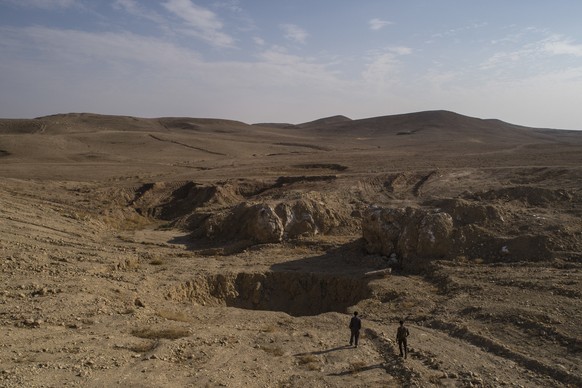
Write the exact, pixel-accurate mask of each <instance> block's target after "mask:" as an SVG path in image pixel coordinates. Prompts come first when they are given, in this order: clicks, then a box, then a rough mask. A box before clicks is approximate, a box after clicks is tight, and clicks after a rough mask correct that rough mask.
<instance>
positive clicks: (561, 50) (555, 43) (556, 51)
mask: <svg viewBox="0 0 582 388" xmlns="http://www.w3.org/2000/svg"><path fill="white" fill-rule="evenodd" d="M543 48H544V50H545V52H547V53H548V54H551V55H573V56H575V57H582V44H574V43H572V42H571V41H570V40H566V39H560V40H558V39H556V38H552V39H551V40H550V41H548V42H545V43H544V45H543Z"/></svg>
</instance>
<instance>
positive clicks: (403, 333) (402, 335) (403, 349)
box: [396, 321, 410, 358]
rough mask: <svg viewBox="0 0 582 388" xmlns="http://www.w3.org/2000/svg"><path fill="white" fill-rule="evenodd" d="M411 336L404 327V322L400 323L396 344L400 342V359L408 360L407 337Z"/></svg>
mask: <svg viewBox="0 0 582 388" xmlns="http://www.w3.org/2000/svg"><path fill="white" fill-rule="evenodd" d="M409 334H410V333H409V332H408V329H407V328H406V327H405V326H404V321H400V326H399V327H398V330H397V331H396V342H398V349H400V357H404V358H406V356H407V355H408V347H407V344H406V337H408V335H409Z"/></svg>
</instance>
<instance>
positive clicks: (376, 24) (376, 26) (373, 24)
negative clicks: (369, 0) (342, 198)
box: [368, 18, 392, 31]
mask: <svg viewBox="0 0 582 388" xmlns="http://www.w3.org/2000/svg"><path fill="white" fill-rule="evenodd" d="M391 24H392V22H389V21H387V20H380V19H377V18H374V19H372V20H370V21H369V22H368V25H369V26H370V29H372V30H374V31H378V30H381V29H382V28H384V27H386V26H389V25H391Z"/></svg>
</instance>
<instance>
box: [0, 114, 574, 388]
mask: <svg viewBox="0 0 582 388" xmlns="http://www.w3.org/2000/svg"><path fill="white" fill-rule="evenodd" d="M0 177H1V181H0V203H1V207H0V209H1V210H0V236H1V240H0V278H1V280H2V281H1V282H0V327H1V328H2V329H1V332H2V335H1V336H0V386H1V387H62V386H75V387H113V386H119V387H204V386H208V387H217V386H225V387H240V386H248V387H344V386H354V387H357V386H361V387H376V386H377V387H390V386H394V387H400V386H420V387H431V386H450V387H469V386H477V387H499V386H509V387H517V386H521V387H563V386H567V387H576V386H582V362H581V361H582V326H581V325H580V317H581V315H582V302H581V301H580V298H581V296H582V221H581V216H582V132H576V131H558V130H542V129H532V128H523V127H519V126H515V125H510V124H507V123H503V122H500V121H497V120H479V119H473V118H469V117H465V116H461V115H457V114H454V113H452V112H444V111H435V112H421V113H416V114H407V115H398V116H387V117H379V118H372V119H366V120H357V121H352V120H349V119H347V118H345V117H341V116H338V117H332V118H328V119H323V120H318V121H315V122H312V123H306V124H302V125H295V126H293V125H286V124H275V123H274V124H261V125H247V124H244V123H240V122H235V121H228V120H210V119H191V118H163V119H141V118H133V117H113V116H99V115H93V114H67V115H54V116H49V117H43V118H39V119H31V120H9V119H3V120H0ZM433 232H434V233H433ZM387 236H388V237H387ZM390 236H391V237H390ZM427 236H428V237H427ZM388 269H390V270H391V273H389V274H384V275H381V276H373V275H370V274H369V272H371V271H377V270H388ZM355 310H357V311H358V312H359V313H360V315H361V316H362V320H363V330H362V336H361V339H360V346H359V347H358V348H352V347H349V346H347V345H348V340H349V330H348V328H347V325H348V321H349V318H350V314H351V313H352V312H353V311H355ZM399 319H405V320H406V322H407V326H408V328H409V330H410V333H411V335H410V337H409V347H410V354H409V357H408V358H407V359H406V360H404V359H402V358H400V357H398V350H397V349H396V347H397V346H396V344H395V334H396V328H397V325H398V320H399Z"/></svg>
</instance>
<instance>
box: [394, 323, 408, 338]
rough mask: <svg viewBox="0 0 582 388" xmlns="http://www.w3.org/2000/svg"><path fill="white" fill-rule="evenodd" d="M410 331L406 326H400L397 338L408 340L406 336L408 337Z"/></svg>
mask: <svg viewBox="0 0 582 388" xmlns="http://www.w3.org/2000/svg"><path fill="white" fill-rule="evenodd" d="M409 334H410V333H409V332H408V329H407V328H406V327H404V326H399V327H398V330H397V331H396V340H397V341H404V340H406V337H408V335H409Z"/></svg>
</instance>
